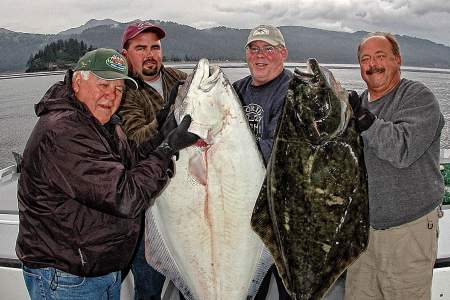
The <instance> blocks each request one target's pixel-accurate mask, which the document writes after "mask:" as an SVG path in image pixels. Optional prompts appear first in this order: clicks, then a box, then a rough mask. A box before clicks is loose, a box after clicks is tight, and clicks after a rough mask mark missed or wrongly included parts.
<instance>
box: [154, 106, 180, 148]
mask: <svg viewBox="0 0 450 300" xmlns="http://www.w3.org/2000/svg"><path fill="white" fill-rule="evenodd" d="M175 128H177V121H176V120H175V115H174V114H173V111H172V112H171V113H170V114H169V115H168V116H167V119H166V120H165V121H164V123H163V124H162V125H161V128H160V129H159V132H158V134H160V135H161V137H162V139H161V141H162V140H163V139H164V138H166V137H167V136H168V135H169V133H170V132H172V130H174V129H175Z"/></svg>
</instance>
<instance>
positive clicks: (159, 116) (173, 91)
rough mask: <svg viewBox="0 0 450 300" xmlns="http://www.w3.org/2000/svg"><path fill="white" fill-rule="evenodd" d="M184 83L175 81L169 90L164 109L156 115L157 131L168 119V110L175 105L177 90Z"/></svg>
mask: <svg viewBox="0 0 450 300" xmlns="http://www.w3.org/2000/svg"><path fill="white" fill-rule="evenodd" d="M183 83H184V81H180V80H179V81H177V82H176V83H175V85H174V86H173V87H172V89H171V90H170V94H169V99H167V103H166V104H165V105H164V107H163V108H162V109H161V110H160V111H158V112H157V113H156V120H157V121H158V130H161V128H162V126H163V125H164V123H165V122H166V119H167V118H168V115H169V113H170V109H171V108H172V105H173V104H174V103H175V99H176V98H177V95H178V88H179V86H180V85H182V84H183Z"/></svg>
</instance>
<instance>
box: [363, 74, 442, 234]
mask: <svg viewBox="0 0 450 300" xmlns="http://www.w3.org/2000/svg"><path fill="white" fill-rule="evenodd" d="M367 95H368V93H367V91H365V92H364V93H363V94H362V106H363V107H366V108H368V109H369V110H370V111H371V112H372V113H374V114H375V115H376V116H377V119H376V120H375V122H374V123H373V125H372V126H371V127H370V128H369V129H368V130H366V131H364V132H362V134H361V135H362V137H363V140H364V157H365V162H366V167H367V174H368V180H369V208H370V224H371V226H372V227H374V228H377V229H385V228H389V227H393V226H399V225H401V224H405V223H407V222H410V221H413V220H415V219H418V218H420V217H422V216H424V215H425V214H427V213H428V212H430V211H431V210H433V209H434V208H436V207H437V206H438V205H439V204H440V203H441V202H442V197H443V193H444V185H443V179H442V176H441V173H440V170H439V151H440V135H441V130H442V127H443V126H444V117H443V116H442V114H441V112H440V109H439V103H438V101H437V100H436V98H435V96H434V95H433V93H432V92H431V91H430V90H429V89H428V88H427V87H426V86H424V85H423V84H422V83H420V82H416V81H412V80H408V79H402V80H401V81H400V84H399V85H398V86H397V87H396V88H395V89H394V90H392V91H391V92H389V93H388V94H386V95H384V96H383V97H381V98H380V99H377V100H376V101H372V102H368V99H367Z"/></svg>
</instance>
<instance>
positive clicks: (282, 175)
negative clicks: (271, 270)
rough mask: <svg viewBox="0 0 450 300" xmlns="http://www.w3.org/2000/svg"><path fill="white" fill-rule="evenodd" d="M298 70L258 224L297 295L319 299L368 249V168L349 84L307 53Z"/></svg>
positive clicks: (256, 218)
mask: <svg viewBox="0 0 450 300" xmlns="http://www.w3.org/2000/svg"><path fill="white" fill-rule="evenodd" d="M308 65H309V69H310V72H307V73H303V72H301V71H299V70H296V71H295V72H294V78H293V79H292V81H291V82H290V86H289V91H288V95H287V99H286V103H285V106H284V111H283V114H282V117H281V120H280V122H279V124H278V128H277V132H276V138H275V142H274V147H273V150H272V156H271V158H270V161H269V164H268V167H267V172H266V179H265V182H264V184H263V186H262V189H261V192H260V194H259V197H258V200H257V202H256V205H255V208H254V211H253V215H252V220H251V222H252V228H253V229H254V230H255V232H256V233H257V234H258V235H259V236H260V237H261V239H262V240H263V241H264V243H265V244H266V246H267V247H268V248H269V250H270V251H271V253H272V256H273V258H274V260H275V263H276V266H277V269H278V271H279V273H280V276H281V277H282V279H283V283H284V284H285V286H286V288H287V289H288V291H289V292H290V293H291V295H292V297H293V298H294V299H321V298H322V296H323V295H324V294H325V293H326V292H327V290H328V289H329V288H330V287H331V285H332V284H333V283H334V281H335V280H337V278H338V277H339V276H340V274H341V273H342V272H344V271H345V269H346V268H347V267H348V266H349V265H350V264H351V263H352V262H353V261H354V260H355V259H356V258H358V257H359V255H360V254H361V253H362V252H363V251H364V250H365V249H366V247H367V243H368V232H369V219H368V218H369V217H368V215H369V212H368V193H367V176H366V170H365V165H364V159H363V145H362V139H361V137H360V136H359V134H358V133H357V131H356V130H355V126H354V122H353V120H349V116H350V115H351V113H350V107H349V105H348V99H347V97H348V96H347V92H346V91H345V90H343V89H342V88H341V87H340V85H339V83H337V82H336V81H335V80H334V78H333V76H332V74H331V72H329V71H328V70H326V69H324V68H322V67H320V66H319V65H318V63H317V61H316V60H315V59H309V60H308Z"/></svg>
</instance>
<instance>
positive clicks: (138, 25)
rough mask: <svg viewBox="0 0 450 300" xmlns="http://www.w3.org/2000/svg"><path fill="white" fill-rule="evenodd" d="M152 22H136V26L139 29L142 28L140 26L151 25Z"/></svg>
mask: <svg viewBox="0 0 450 300" xmlns="http://www.w3.org/2000/svg"><path fill="white" fill-rule="evenodd" d="M151 25H152V24H150V23H149V22H141V23H139V24H137V26H136V27H137V28H139V29H142V28H144V27H145V26H151Z"/></svg>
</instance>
